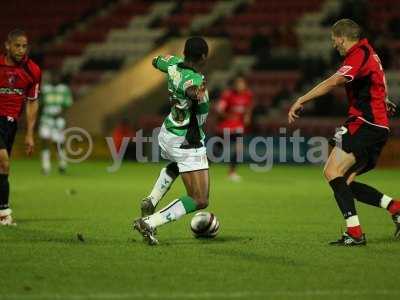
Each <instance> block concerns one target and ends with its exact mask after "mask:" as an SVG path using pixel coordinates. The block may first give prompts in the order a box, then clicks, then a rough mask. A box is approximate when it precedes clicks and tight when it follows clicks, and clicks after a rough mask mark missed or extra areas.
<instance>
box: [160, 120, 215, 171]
mask: <svg viewBox="0 0 400 300" xmlns="http://www.w3.org/2000/svg"><path fill="white" fill-rule="evenodd" d="M184 140H185V137H183V136H177V135H175V134H172V133H171V132H169V131H168V130H167V129H166V128H165V127H164V125H163V126H162V127H161V130H160V133H159V135H158V144H159V146H160V148H161V157H162V158H164V159H167V160H170V161H173V162H176V163H177V164H178V169H179V172H180V173H184V172H190V171H197V170H205V169H208V159H207V150H206V147H201V148H194V149H182V148H180V147H181V145H182V144H183V142H184Z"/></svg>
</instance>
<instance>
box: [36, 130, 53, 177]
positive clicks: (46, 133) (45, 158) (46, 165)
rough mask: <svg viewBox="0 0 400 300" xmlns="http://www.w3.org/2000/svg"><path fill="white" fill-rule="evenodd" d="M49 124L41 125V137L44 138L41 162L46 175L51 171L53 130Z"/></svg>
mask: <svg viewBox="0 0 400 300" xmlns="http://www.w3.org/2000/svg"><path fill="white" fill-rule="evenodd" d="M50 131H51V130H50V128H49V127H48V126H44V125H42V126H40V128H39V137H40V138H41V140H42V145H43V149H42V151H41V154H40V156H41V163H42V173H43V174H44V175H48V174H49V173H50V171H51V151H50V147H51V141H50V137H51V132H50Z"/></svg>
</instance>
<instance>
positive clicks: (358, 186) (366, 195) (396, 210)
mask: <svg viewBox="0 0 400 300" xmlns="http://www.w3.org/2000/svg"><path fill="white" fill-rule="evenodd" d="M356 175H357V172H354V173H352V174H351V175H350V176H349V178H348V179H347V183H348V185H349V187H350V189H351V191H352V192H353V195H354V197H355V198H356V199H357V201H359V202H362V203H365V204H368V205H371V206H375V207H380V208H384V209H386V210H387V211H388V212H389V214H390V215H391V217H392V220H393V222H394V224H395V232H394V236H395V237H396V238H400V201H399V200H396V199H393V198H392V197H390V196H388V195H385V194H383V193H382V192H380V191H378V190H377V189H375V188H373V187H372V186H369V185H367V184H364V183H361V182H357V181H354V179H355V177H356Z"/></svg>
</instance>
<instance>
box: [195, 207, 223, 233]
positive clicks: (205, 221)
mask: <svg viewBox="0 0 400 300" xmlns="http://www.w3.org/2000/svg"><path fill="white" fill-rule="evenodd" d="M190 227H191V229H192V232H193V235H194V237H195V238H213V237H215V236H216V235H217V233H218V230H219V221H218V219H217V217H216V216H215V215H214V214H213V213H210V212H206V211H201V212H198V213H197V214H195V215H194V216H193V218H192V221H191V222H190Z"/></svg>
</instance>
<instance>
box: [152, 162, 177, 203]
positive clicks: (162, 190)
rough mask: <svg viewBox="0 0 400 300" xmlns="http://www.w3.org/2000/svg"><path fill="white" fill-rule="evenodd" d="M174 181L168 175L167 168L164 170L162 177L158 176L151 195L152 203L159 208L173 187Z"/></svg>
mask: <svg viewBox="0 0 400 300" xmlns="http://www.w3.org/2000/svg"><path fill="white" fill-rule="evenodd" d="M173 182H174V179H173V178H172V177H171V176H169V175H168V174H167V168H162V170H161V172H160V176H158V178H157V181H156V183H155V184H154V187H153V190H152V191H151V193H150V197H151V203H153V205H154V206H157V204H158V202H160V200H161V199H162V197H164V195H165V194H166V193H167V192H168V190H169V188H170V187H171V185H172V183H173Z"/></svg>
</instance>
